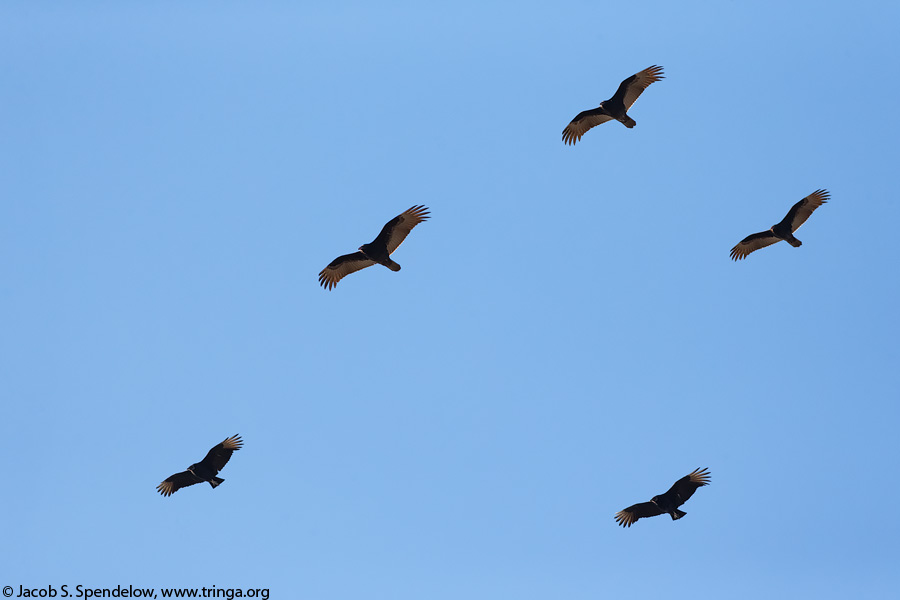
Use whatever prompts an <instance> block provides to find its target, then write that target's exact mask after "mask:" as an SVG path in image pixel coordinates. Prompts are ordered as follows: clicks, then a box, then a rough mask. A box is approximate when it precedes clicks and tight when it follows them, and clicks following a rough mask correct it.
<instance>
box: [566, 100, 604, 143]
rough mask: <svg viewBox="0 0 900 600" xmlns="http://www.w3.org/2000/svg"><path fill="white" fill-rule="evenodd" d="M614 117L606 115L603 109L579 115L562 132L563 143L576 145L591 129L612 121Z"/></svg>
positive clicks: (595, 109) (587, 111)
mask: <svg viewBox="0 0 900 600" xmlns="http://www.w3.org/2000/svg"><path fill="white" fill-rule="evenodd" d="M611 120H612V117H611V116H609V115H608V114H606V111H605V110H603V109H602V108H594V109H592V110H586V111H583V112H580V113H578V115H576V117H575V118H574V119H572V120H571V121H570V122H569V124H568V125H566V128H565V129H563V132H562V141H563V142H564V143H566V144H570V145H575V142H577V141H579V140H580V139H581V136H583V135H584V134H585V133H587V132H588V130H589V129H591V128H593V127H596V126H597V125H600V124H601V123H606V122H607V121H611Z"/></svg>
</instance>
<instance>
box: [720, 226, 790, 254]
mask: <svg viewBox="0 0 900 600" xmlns="http://www.w3.org/2000/svg"><path fill="white" fill-rule="evenodd" d="M778 241H780V240H779V239H778V238H777V237H775V234H774V233H772V232H771V231H760V232H759V233H754V234H753V235H748V236H747V237H745V238H744V239H742V240H741V241H740V242H738V244H737V246H735V247H734V248H732V249H731V260H743V259H745V258H747V255H748V254H750V253H751V252H754V251H756V250H759V249H760V248H765V247H766V246H771V245H772V244H774V243H775V242H778Z"/></svg>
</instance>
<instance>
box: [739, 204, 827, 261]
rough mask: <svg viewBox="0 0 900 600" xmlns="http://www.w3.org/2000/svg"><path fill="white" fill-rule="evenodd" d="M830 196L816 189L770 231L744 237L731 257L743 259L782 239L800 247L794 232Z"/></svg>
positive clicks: (792, 208) (795, 246) (793, 207)
mask: <svg viewBox="0 0 900 600" xmlns="http://www.w3.org/2000/svg"><path fill="white" fill-rule="evenodd" d="M829 198H830V195H829V193H828V192H827V191H826V190H816V191H815V192H813V193H812V194H810V195H809V196H807V197H806V198H804V199H803V200H801V201H800V202H798V203H797V204H795V205H794V206H792V207H791V210H789V211H788V214H787V215H786V216H785V217H784V218H783V219H782V220H781V222H780V223H776V224H775V225H772V227H771V228H770V229H769V230H768V231H761V232H759V233H754V234H753V235H748V236H747V237H745V238H744V239H742V240H741V241H740V243H739V244H738V245H737V246H735V247H734V248H732V249H731V259H732V260H743V259H744V258H747V255H748V254H750V253H751V252H753V251H754V250H759V249H760V248H765V247H766V246H771V245H772V244H774V243H775V242H778V241H781V240H784V241H786V242H787V243H788V244H790V245H791V246H793V247H794V248H798V247H800V245H801V244H802V242H801V241H800V240H798V239H797V238H795V237H794V232H795V231H797V230H798V229H799V228H800V226H801V225H803V224H804V223H806V220H807V219H808V218H809V215H811V214H813V211H814V210H816V209H817V208H819V207H820V206H822V205H823V204H825V203H826V202H828V200H829Z"/></svg>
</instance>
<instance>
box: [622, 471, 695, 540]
mask: <svg viewBox="0 0 900 600" xmlns="http://www.w3.org/2000/svg"><path fill="white" fill-rule="evenodd" d="M709 480H710V475H709V472H708V470H707V469H696V470H695V471H694V472H693V473H691V474H690V475H685V476H684V477H682V478H681V479H679V480H678V481H676V482H675V485H673V486H672V487H671V488H669V491H668V492H666V493H665V494H660V495H659V496H653V498H652V499H651V500H650V502H641V503H640V504H634V505H632V506H629V507H628V508H626V509H625V510H620V511H619V512H617V513H616V522H617V523H618V524H619V525H621V526H622V527H631V526H632V525H634V522H635V521H637V520H638V519H643V518H644V517H655V516H656V515H661V514H663V513H669V514H670V515H671V516H672V520H673V521H675V520H677V519H680V518H681V517H683V516H684V515H686V514H687V513H686V512H684V511H681V510H678V507H679V506H681V505H682V504H684V503H685V502H687V501H688V498H690V497H691V496H693V495H694V492H696V491H697V488H699V487H702V486H704V485H709Z"/></svg>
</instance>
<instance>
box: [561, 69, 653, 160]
mask: <svg viewBox="0 0 900 600" xmlns="http://www.w3.org/2000/svg"><path fill="white" fill-rule="evenodd" d="M662 72H663V68H662V67H657V66H656V65H654V66H652V67H647V68H646V69H644V70H643V71H641V72H640V73H635V74H634V75H632V76H631V77H629V78H628V79H626V80H625V81H623V82H622V83H620V84H619V89H617V90H616V93H615V94H613V97H612V98H610V99H609V100H605V101H603V102H601V103H600V106H598V107H597V108H594V109H592V110H586V111H584V112H580V113H578V116H576V117H575V118H574V119H572V122H571V123H569V124H568V125H566V128H565V129H563V132H562V139H563V142H565V143H566V144H572V145H574V144H575V142H577V141H578V140H580V139H581V136H583V135H584V134H585V133H587V130H588V129H590V128H591V127H596V126H597V125H600V124H601V123H606V122H607V121H611V120H612V119H615V120H617V121H621V122H622V124H623V125H625V127H628V128H629V129H631V128H632V127H634V126H635V125H637V122H636V121H635V120H634V119H632V118H631V117H629V116H628V115H627V114H625V113H626V111H627V110H628V109H629V108H631V105H632V104H634V102H635V100H637V99H638V97H639V96H640V95H641V92H643V91H644V90H646V89H647V86H649V85H650V84H651V83H654V82H656V81H659V80H660V79H663V74H662Z"/></svg>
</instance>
